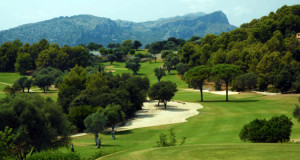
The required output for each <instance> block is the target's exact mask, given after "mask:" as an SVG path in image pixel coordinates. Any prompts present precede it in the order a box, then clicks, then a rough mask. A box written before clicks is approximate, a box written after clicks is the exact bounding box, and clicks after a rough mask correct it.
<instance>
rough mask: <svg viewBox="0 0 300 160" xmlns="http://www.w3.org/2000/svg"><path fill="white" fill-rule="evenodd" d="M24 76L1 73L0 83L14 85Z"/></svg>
mask: <svg viewBox="0 0 300 160" xmlns="http://www.w3.org/2000/svg"><path fill="white" fill-rule="evenodd" d="M21 77H22V76H21V75H20V74H19V73H10V72H0V82H2V83H8V84H13V83H14V82H15V81H16V80H17V79H19V78H21Z"/></svg>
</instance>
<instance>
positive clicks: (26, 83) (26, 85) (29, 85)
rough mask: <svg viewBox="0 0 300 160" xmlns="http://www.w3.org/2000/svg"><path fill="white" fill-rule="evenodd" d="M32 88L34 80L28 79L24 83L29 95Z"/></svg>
mask: <svg viewBox="0 0 300 160" xmlns="http://www.w3.org/2000/svg"><path fill="white" fill-rule="evenodd" d="M31 86H32V79H26V80H25V81H24V87H25V88H27V92H28V93H29V90H30V88H31Z"/></svg>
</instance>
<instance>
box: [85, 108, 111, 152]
mask: <svg viewBox="0 0 300 160" xmlns="http://www.w3.org/2000/svg"><path fill="white" fill-rule="evenodd" d="M84 125H85V127H86V132H89V133H93V134H94V136H95V143H96V145H97V148H99V147H100V146H99V143H98V142H99V141H98V137H99V135H98V133H100V132H101V131H103V130H104V126H105V125H106V118H105V116H104V114H103V113H100V112H96V113H93V114H91V115H89V116H87V117H86V118H85V119H84Z"/></svg>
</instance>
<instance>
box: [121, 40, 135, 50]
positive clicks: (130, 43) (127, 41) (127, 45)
mask: <svg viewBox="0 0 300 160" xmlns="http://www.w3.org/2000/svg"><path fill="white" fill-rule="evenodd" d="M122 46H123V47H126V48H128V49H132V48H133V43H132V41H131V40H130V39H127V40H125V41H123V42H122Z"/></svg>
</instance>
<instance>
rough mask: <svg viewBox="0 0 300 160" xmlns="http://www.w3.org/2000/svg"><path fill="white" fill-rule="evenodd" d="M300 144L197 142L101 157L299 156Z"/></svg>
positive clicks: (283, 159)
mask: <svg viewBox="0 0 300 160" xmlns="http://www.w3.org/2000/svg"><path fill="white" fill-rule="evenodd" d="M298 152H299V145H293V144H214V145H211V144H197V145H186V146H180V147H169V148H155V149H146V150H141V151H134V152H119V153H116V154H115V155H112V156H107V157H103V158H100V159H107V160H110V159H119V160H130V159H139V160H140V159H143V160H152V159H164V160H186V159H189V160H198V159H200V160H202V159H203V160H207V159H222V160H240V159H245V160H259V159H261V160H265V159H273V160H274V159H277V160H291V159H294V160H296V159H299V153H298Z"/></svg>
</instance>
